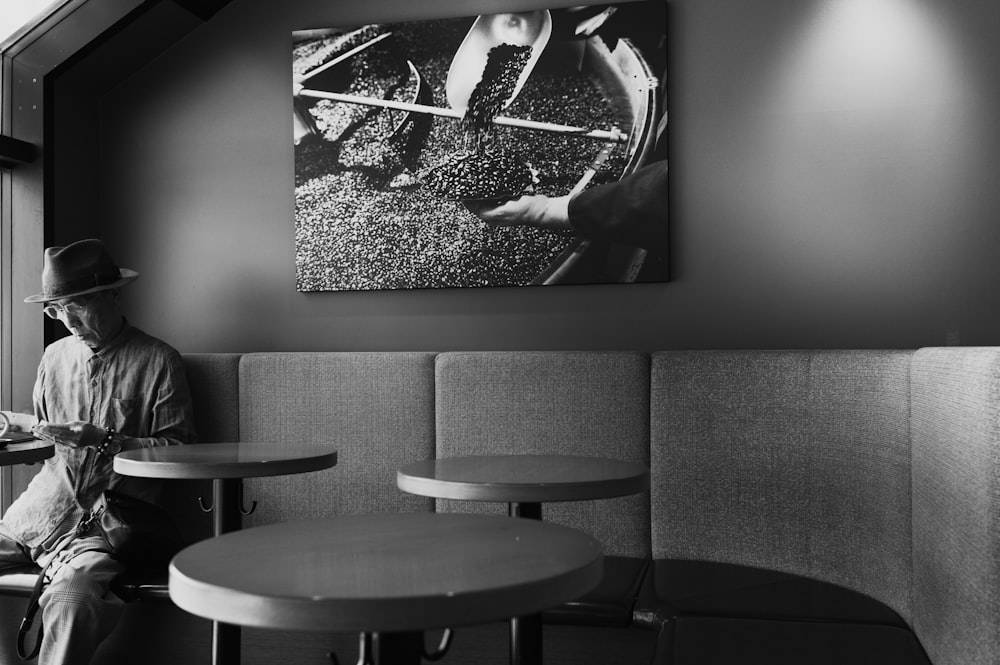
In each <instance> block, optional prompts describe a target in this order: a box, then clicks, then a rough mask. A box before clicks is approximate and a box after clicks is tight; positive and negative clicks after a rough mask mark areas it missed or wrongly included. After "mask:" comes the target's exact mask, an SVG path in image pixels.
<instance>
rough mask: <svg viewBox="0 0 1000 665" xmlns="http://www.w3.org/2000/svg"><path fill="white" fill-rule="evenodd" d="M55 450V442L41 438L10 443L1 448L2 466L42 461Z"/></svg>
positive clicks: (0, 462)
mask: <svg viewBox="0 0 1000 665" xmlns="http://www.w3.org/2000/svg"><path fill="white" fill-rule="evenodd" d="M55 450H56V449H55V445H54V444H53V443H51V442H50V441H43V440H41V439H31V440H29V441H18V442H15V443H8V444H7V445H5V446H3V447H2V448H0V466H10V465H12V464H34V463H35V462H41V461H43V460H47V459H48V458H50V457H52V456H53V455H55Z"/></svg>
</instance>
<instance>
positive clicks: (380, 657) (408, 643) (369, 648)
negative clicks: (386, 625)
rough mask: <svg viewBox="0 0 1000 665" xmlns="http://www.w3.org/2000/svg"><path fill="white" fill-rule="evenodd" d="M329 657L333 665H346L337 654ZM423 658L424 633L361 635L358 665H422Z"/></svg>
mask: <svg viewBox="0 0 1000 665" xmlns="http://www.w3.org/2000/svg"><path fill="white" fill-rule="evenodd" d="M329 656H330V662H331V663H333V665H345V664H344V663H341V662H340V661H339V660H338V659H337V655H336V654H334V653H331V654H329ZM423 656H424V634H423V632H420V631H415V632H406V633H361V641H360V643H359V644H358V665H420V663H421V660H422V658H423Z"/></svg>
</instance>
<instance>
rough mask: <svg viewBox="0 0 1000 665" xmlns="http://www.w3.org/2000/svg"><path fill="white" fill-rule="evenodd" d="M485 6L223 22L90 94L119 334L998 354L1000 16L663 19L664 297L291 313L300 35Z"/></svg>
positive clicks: (811, 4)
mask: <svg viewBox="0 0 1000 665" xmlns="http://www.w3.org/2000/svg"><path fill="white" fill-rule="evenodd" d="M538 4H539V3H538V2H526V1H523V0H522V1H520V2H518V3H517V4H516V8H518V9H523V8H528V7H533V6H538ZM495 8H496V4H495V3H494V2H487V1H484V0H476V1H474V2H473V1H468V0H437V1H436V2H424V3H419V4H418V3H410V2H402V1H400V0H367V1H366V2H364V3H356V2H346V1H329V0H325V1H323V2H319V1H317V0H285V1H284V2H281V3H276V2H273V0H234V2H232V3H231V4H230V5H229V6H227V7H226V8H224V9H223V10H222V11H221V12H220V13H219V14H218V15H217V16H216V17H215V18H214V19H213V20H212V21H210V22H209V23H207V24H205V25H203V26H201V27H198V28H197V29H195V30H194V31H193V32H191V33H190V34H189V35H187V36H186V37H185V38H183V39H182V40H181V41H180V42H178V43H177V44H176V45H174V46H173V47H172V48H171V49H169V50H168V51H166V52H165V53H164V54H163V55H161V56H160V57H159V58H158V59H156V60H154V61H153V62H152V63H151V64H149V65H148V66H146V67H145V68H143V69H142V70H140V71H139V72H138V73H137V74H136V75H134V76H133V77H131V78H130V79H128V80H127V81H126V82H125V83H123V84H121V85H119V86H118V87H117V88H115V89H114V90H113V91H112V93H111V94H108V95H105V96H104V98H103V100H102V118H103V120H102V125H101V128H100V132H101V134H100V137H101V138H100V142H101V159H100V175H101V181H102V186H103V189H102V192H101V212H102V214H103V228H102V233H103V235H104V236H105V238H107V240H108V242H109V243H110V244H111V245H112V246H113V248H114V249H115V250H116V252H117V253H118V254H119V255H120V256H121V257H123V258H122V259H121V261H122V263H123V265H126V266H128V267H133V268H136V269H138V270H139V271H140V272H141V273H142V278H141V279H140V280H139V281H138V282H136V284H135V285H133V286H131V287H129V290H128V291H127V293H126V304H127V305H128V307H129V308H130V310H131V312H132V319H133V320H134V321H135V322H137V323H138V324H139V325H141V326H144V327H147V328H148V329H150V330H151V331H154V332H155V333H157V334H159V335H161V336H163V337H164V338H166V339H168V340H169V341H171V342H172V343H174V344H175V345H176V346H177V347H179V348H180V349H181V350H182V351H186V352H197V351H252V350H263V349H273V350H307V349H308V350H326V349H336V350H355V349H365V350H380V349H400V350H419V349H429V350H435V349H545V348H579V349H604V348H608V349H611V348H615V349H619V348H620V349H626V348H627V349H640V350H644V349H645V350H648V349H661V348H704V347H720V348H734V347H744V348H750V347H789V348H792V347H799V348H802V347H815V348H824V347H917V346H924V345H943V344H946V343H949V344H954V343H961V344H997V343H1000V313H998V311H997V310H998V308H997V306H996V305H997V299H996V298H995V296H994V294H993V292H994V288H995V284H997V283H1000V261H997V260H996V257H995V254H996V250H997V248H998V247H1000V224H998V223H997V213H996V211H997V210H998V209H1000V206H998V203H1000V187H997V186H996V184H995V180H996V175H995V174H996V173H997V172H998V171H1000V151H998V150H997V149H996V148H997V138H998V137H997V131H998V123H997V122H996V120H995V119H996V118H997V117H1000V113H998V102H1000V77H997V76H996V75H995V72H994V71H993V69H994V66H993V65H994V63H995V62H997V60H998V59H1000V42H997V41H996V40H995V35H996V33H997V32H998V29H1000V5H998V4H997V3H996V2H995V0H951V1H949V2H946V3H945V2H918V1H917V0H754V1H753V2H746V0H674V1H673V2H672V3H671V23H670V27H669V34H670V39H671V43H670V82H669V84H670V95H671V98H670V121H671V133H670V150H671V178H672V183H671V196H672V209H671V214H672V219H671V229H672V230H671V233H672V273H673V274H672V281H671V282H670V283H666V284H644V285H605V286H560V287H534V288H520V289H514V288H494V289H470V290H457V289H448V290H422V291H385V292H364V293H318V294H302V293H297V292H296V291H295V284H294V238H293V192H292V178H293V168H294V165H293V151H292V143H291V114H290V110H291V97H290V94H289V92H290V76H289V74H290V67H291V55H290V32H291V31H292V30H293V29H298V28H309V27H322V26H331V25H344V24H353V23H361V22H369V21H386V20H394V19H396V20H409V19H418V18H428V17H435V16H450V15H471V14H476V13H480V12H482V13H491V12H493V11H496V9H495ZM63 223H64V222H62V220H61V219H57V220H56V224H57V226H58V225H60V224H63ZM57 235H62V234H61V233H57ZM124 257H127V261H126V260H125V258H124Z"/></svg>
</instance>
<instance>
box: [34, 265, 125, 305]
mask: <svg viewBox="0 0 1000 665" xmlns="http://www.w3.org/2000/svg"><path fill="white" fill-rule="evenodd" d="M119 272H121V274H122V276H121V279H119V280H117V281H114V282H110V283H108V284H101V285H100V286H94V287H91V288H89V289H84V290H83V291H74V292H72V293H60V294H59V295H57V296H47V295H45V294H44V293H36V294H35V295H33V296H28V297H27V298H25V299H24V302H52V301H53V300H63V299H65V298H75V297H77V296H85V295H87V294H88V293H97V292H98V291H107V290H108V289H117V288H118V287H119V286H125V285H126V284H128V283H129V282H134V281H135V280H137V279H139V273H137V272H136V271H134V270H129V269H128V268H119Z"/></svg>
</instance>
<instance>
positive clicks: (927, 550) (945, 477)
mask: <svg viewBox="0 0 1000 665" xmlns="http://www.w3.org/2000/svg"><path fill="white" fill-rule="evenodd" d="M912 382H913V387H912V390H913V561H914V564H913V589H914V594H913V596H914V597H913V604H914V619H913V624H914V629H915V630H916V633H917V636H918V637H920V639H921V641H922V642H923V643H924V644H925V645H926V647H927V650H928V652H929V653H930V655H931V658H932V660H933V661H934V663H935V664H936V665H987V664H996V663H1000V619H998V617H1000V517H998V515H1000V349H998V348H995V347H994V348H981V349H977V348H962V349H960V348H928V349H921V350H919V351H917V352H916V354H915V356H914V359H913V375H912Z"/></svg>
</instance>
